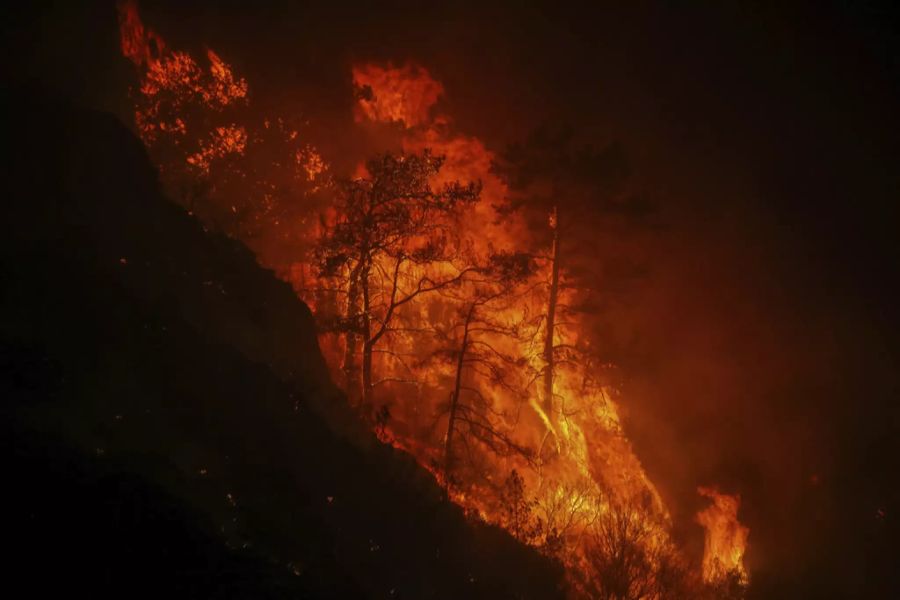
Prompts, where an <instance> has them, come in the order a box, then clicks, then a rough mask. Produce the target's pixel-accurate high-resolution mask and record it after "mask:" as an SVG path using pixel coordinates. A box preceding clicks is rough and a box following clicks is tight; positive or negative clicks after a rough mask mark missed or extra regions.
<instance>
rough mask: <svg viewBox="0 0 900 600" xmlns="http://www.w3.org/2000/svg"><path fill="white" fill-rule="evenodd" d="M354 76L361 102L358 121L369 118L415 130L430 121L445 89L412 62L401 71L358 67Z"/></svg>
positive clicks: (375, 66) (370, 65)
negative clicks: (433, 108) (435, 105)
mask: <svg viewBox="0 0 900 600" xmlns="http://www.w3.org/2000/svg"><path fill="white" fill-rule="evenodd" d="M352 74H353V84H354V86H355V87H356V90H357V97H358V100H359V101H358V103H357V107H358V112H357V113H356V119H357V120H358V121H361V120H363V119H369V120H372V121H383V122H387V123H391V122H396V123H401V124H403V125H405V126H406V127H415V126H416V125H419V124H422V123H425V122H427V121H429V120H430V118H429V115H430V113H431V109H432V107H433V106H434V104H435V103H436V102H437V101H438V98H440V97H441V95H443V93H444V86H442V85H441V84H440V83H439V82H437V81H435V80H434V79H433V78H432V77H431V75H430V74H429V73H428V71H427V70H425V69H424V68H422V67H420V66H418V65H415V64H412V63H407V64H406V65H404V66H402V67H398V68H395V67H392V66H390V65H388V66H387V67H382V66H380V65H377V64H364V65H357V66H354V67H353V73H352Z"/></svg>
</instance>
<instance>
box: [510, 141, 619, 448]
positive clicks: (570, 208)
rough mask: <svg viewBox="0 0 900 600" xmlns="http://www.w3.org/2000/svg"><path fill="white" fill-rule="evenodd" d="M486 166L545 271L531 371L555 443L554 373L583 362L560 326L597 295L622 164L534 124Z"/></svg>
mask: <svg viewBox="0 0 900 600" xmlns="http://www.w3.org/2000/svg"><path fill="white" fill-rule="evenodd" d="M493 170H494V172H495V173H497V174H498V175H500V176H501V177H502V178H503V179H504V180H505V182H506V183H507V185H508V186H509V189H510V196H509V198H508V204H507V205H506V206H505V209H506V210H507V211H510V212H513V211H517V212H520V213H521V214H522V215H523V217H524V219H525V222H526V223H527V224H529V225H530V227H531V229H532V231H533V232H534V239H535V240H536V241H537V244H536V248H534V249H533V253H534V255H535V257H536V258H537V259H538V260H540V261H541V262H542V264H543V265H544V269H545V270H544V271H543V274H542V275H543V277H545V279H541V281H540V285H542V286H545V287H544V289H545V290H546V292H545V294H546V295H545V296H544V299H543V301H542V304H543V315H542V327H543V329H542V335H543V340H542V341H543V344H542V351H541V356H540V358H541V362H542V363H543V367H542V368H541V370H540V371H539V372H538V373H537V374H536V375H537V377H536V378H537V379H539V380H540V382H541V384H540V386H539V391H538V393H536V394H535V396H536V397H538V398H540V400H541V401H540V404H539V405H536V410H538V411H540V412H541V413H543V414H541V415H540V416H541V418H542V419H543V420H544V422H545V423H546V426H547V429H548V432H547V433H548V436H555V437H556V438H557V439H556V442H557V447H558V443H559V441H560V440H559V435H558V432H557V428H558V426H559V418H560V412H561V410H562V408H561V407H559V406H556V398H557V395H558V391H557V387H558V385H557V382H558V379H559V370H560V368H561V366H562V365H563V364H565V363H569V364H576V365H581V364H582V363H583V362H584V360H583V356H581V354H583V353H582V350H581V349H578V348H574V347H573V346H572V345H569V344H567V343H566V342H565V338H566V337H567V336H566V324H567V322H568V321H571V320H572V319H567V318H566V317H567V316H568V317H572V316H573V315H574V314H575V312H577V311H578V310H579V309H578V307H577V306H574V305H573V303H572V301H573V300H575V299H577V301H578V302H579V303H583V304H584V303H588V300H587V299H588V297H590V296H593V295H599V294H600V291H599V287H600V285H599V281H600V279H601V277H600V272H599V269H598V267H599V266H600V265H601V264H602V261H601V260H598V258H600V257H601V254H600V251H599V248H600V243H599V240H600V237H601V236H600V235H598V233H599V225H600V224H601V223H602V222H604V221H605V220H608V219H609V217H610V216H612V215H614V214H616V213H623V211H628V210H632V204H629V203H631V202H632V201H633V199H632V198H631V197H630V196H628V195H627V194H626V193H624V191H623V190H624V187H623V182H624V181H625V179H626V177H627V166H626V163H625V159H624V156H623V154H622V152H621V149H620V148H619V147H618V146H617V145H616V144H611V145H610V146H608V147H606V148H602V149H599V150H595V149H593V148H591V147H589V146H578V145H577V144H575V142H574V141H573V138H572V135H571V133H570V132H568V131H551V130H548V129H541V130H538V131H536V132H534V133H533V134H532V135H531V136H529V137H528V138H527V139H526V140H525V141H523V142H520V143H515V144H512V145H510V146H509V147H508V148H507V149H506V151H505V152H503V153H502V154H501V155H500V156H499V157H498V158H497V160H495V162H494V165H493ZM548 217H549V219H548ZM548 220H549V227H548ZM563 243H565V246H566V250H565V252H563V251H562V246H563ZM582 366H583V365H582Z"/></svg>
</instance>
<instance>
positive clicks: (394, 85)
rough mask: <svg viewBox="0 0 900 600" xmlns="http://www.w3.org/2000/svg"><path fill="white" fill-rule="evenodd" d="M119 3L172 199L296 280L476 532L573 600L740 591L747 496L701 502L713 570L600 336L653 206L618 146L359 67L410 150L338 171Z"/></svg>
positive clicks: (354, 385) (377, 422)
mask: <svg viewBox="0 0 900 600" xmlns="http://www.w3.org/2000/svg"><path fill="white" fill-rule="evenodd" d="M119 10H120V29H121V45H122V55H123V56H124V57H125V58H127V59H128V60H130V61H131V62H132V63H133V64H134V67H135V70H136V74H137V78H138V83H137V84H136V85H135V86H134V87H133V88H132V91H131V95H132V98H133V101H134V103H135V109H134V125H135V127H136V128H137V130H138V132H139V134H140V136H141V139H142V140H143V142H144V144H145V145H146V146H147V149H148V151H149V153H150V155H151V157H152V158H153V160H154V161H155V162H156V164H157V166H158V168H159V170H160V174H161V177H162V180H163V182H164V185H165V188H166V189H167V190H168V192H169V194H171V196H172V197H173V198H175V199H177V200H178V201H179V202H180V203H181V204H182V205H183V206H184V208H185V209H186V210H189V211H191V212H192V213H195V214H196V215H197V216H198V218H199V219H200V220H201V222H203V223H204V224H205V225H206V226H207V227H209V228H212V229H218V230H221V231H224V232H225V233H227V234H228V235H230V236H232V237H234V238H235V239H237V240H239V241H241V242H243V243H245V244H246V245H247V246H248V247H249V248H251V249H252V250H253V251H254V252H255V253H256V255H257V257H258V260H259V261H260V263H261V264H262V265H263V266H265V267H268V268H270V269H272V270H274V271H275V272H276V273H278V274H279V275H280V277H282V278H283V279H285V280H286V281H289V282H290V283H291V284H292V286H293V287H294V289H295V290H296V292H297V294H298V295H299V297H300V298H302V299H303V300H304V301H305V302H306V303H307V304H309V306H310V307H311V308H312V310H313V312H314V314H315V315H316V319H317V322H318V324H319V331H320V343H321V347H322V348H323V351H324V353H325V357H326V360H327V362H328V364H329V366H330V369H331V373H332V377H333V378H334V380H335V381H337V382H340V385H341V387H342V389H343V390H344V391H345V393H346V397H347V401H348V402H349V403H350V405H351V406H352V407H354V409H355V410H356V411H357V412H358V414H359V416H360V417H361V418H362V419H364V420H365V421H366V422H367V423H369V424H370V426H371V428H372V429H373V430H374V431H375V432H376V433H377V435H378V437H379V439H381V440H382V442H384V443H386V444H391V445H393V446H395V447H397V448H400V449H402V450H404V451H406V452H409V453H410V454H411V455H412V456H414V457H415V458H416V460H417V461H418V462H419V464H420V465H421V466H422V467H424V468H426V469H428V470H429V471H431V472H432V473H433V475H434V477H435V478H436V480H437V481H438V482H439V483H440V485H441V486H443V487H444V488H445V489H446V492H447V495H448V497H449V498H450V499H451V500H452V501H453V502H455V503H457V504H459V505H460V506H461V507H463V508H464V509H465V510H466V511H467V512H468V513H469V514H470V516H471V518H473V519H481V520H484V521H487V522H490V523H495V524H497V525H500V526H501V527H503V528H504V529H506V530H507V531H509V532H510V533H511V534H512V535H514V536H515V537H517V538H518V539H520V540H521V541H522V542H524V543H527V544H529V545H532V546H534V547H536V548H538V549H540V551H541V552H543V553H545V554H546V555H548V556H550V557H553V558H554V559H556V560H559V561H560V562H561V563H562V564H563V565H565V567H566V572H567V573H568V576H567V581H568V586H569V590H570V594H571V596H572V597H573V598H575V597H585V598H590V597H598V598H599V597H603V598H635V599H636V598H667V597H673V595H674V594H675V593H677V592H676V589H675V587H674V586H688V585H694V586H695V587H698V589H699V587H703V585H708V586H709V587H710V588H711V589H715V588H717V587H718V586H721V584H722V583H723V582H726V581H727V582H733V583H735V585H736V587H735V588H734V589H729V593H730V594H732V595H735V594H736V595H740V588H741V587H742V586H744V585H746V584H747V583H748V581H749V575H748V572H747V570H746V568H745V566H744V563H743V554H744V551H745V549H746V544H747V538H748V535H747V529H746V527H744V526H743V525H742V524H741V523H740V522H739V520H738V507H739V506H740V499H739V498H738V497H732V496H729V495H727V494H723V493H719V492H716V491H713V490H712V489H711V488H702V489H701V490H699V491H700V493H701V494H702V495H703V496H704V497H705V498H709V499H710V500H711V502H712V506H710V507H709V508H707V509H705V510H703V511H702V512H701V513H699V514H698V517H697V522H698V523H699V524H701V525H702V526H703V527H704V528H705V529H706V531H707V533H706V540H707V542H706V550H705V554H704V557H703V561H702V567H701V568H700V569H699V570H695V568H694V567H692V566H691V565H690V564H689V562H688V560H687V558H686V557H685V556H683V553H682V552H681V551H680V549H679V548H678V546H677V544H676V543H675V542H674V541H673V539H672V537H671V534H670V527H671V522H670V516H669V513H668V511H667V509H666V506H665V504H664V502H663V501H662V499H661V497H660V495H659V493H658V491H657V489H656V487H655V486H654V485H653V483H652V482H651V481H650V479H649V478H648V476H647V474H646V473H645V471H644V469H643V467H642V465H641V462H640V460H639V459H638V457H637V456H636V454H635V452H634V450H633V448H632V445H631V443H630V442H629V440H628V437H627V435H626V433H625V430H624V429H623V426H622V422H621V418H620V414H619V413H620V408H619V406H620V404H621V403H622V402H624V401H625V400H624V399H623V398H621V397H620V394H619V392H618V391H617V389H616V386H615V377H614V370H615V365H613V364H609V363H607V362H605V361H604V360H603V356H602V353H599V352H597V351H595V347H596V346H597V341H596V340H592V339H591V336H590V333H589V329H590V326H589V324H587V323H586V321H587V320H588V319H589V318H590V316H589V314H588V313H589V312H590V310H591V308H590V307H591V306H593V305H596V303H597V296H596V294H595V290H596V288H597V287H598V286H599V285H602V284H601V283H600V281H599V280H600V274H599V273H597V272H596V271H595V270H594V271H592V267H595V265H594V264H592V263H593V262H594V261H593V257H594V256H595V252H596V249H593V248H592V238H593V237H594V236H595V235H596V227H597V223H599V222H600V220H605V221H609V222H612V223H615V222H616V221H622V220H626V219H629V218H631V214H630V212H629V211H630V210H631V209H632V205H633V204H634V203H635V202H637V200H636V199H635V195H636V194H637V193H639V191H638V190H635V189H634V188H633V186H632V185H630V182H629V181H628V172H627V171H628V169H627V166H626V164H625V159H624V157H623V156H622V150H621V148H619V147H617V146H616V145H610V146H608V147H602V148H592V147H590V146H577V145H576V144H577V142H576V141H575V140H573V139H572V138H571V136H570V135H568V134H567V133H566V132H563V131H559V132H551V131H539V132H537V133H535V134H533V135H531V136H530V137H528V138H527V139H524V140H522V141H519V142H515V143H512V144H510V145H509V146H508V147H507V148H505V149H503V150H500V151H497V152H495V151H492V150H490V149H488V148H487V147H486V146H485V144H484V143H483V142H482V141H481V140H479V139H478V138H477V137H475V136H471V135H467V134H465V133H463V132H460V131H458V130H457V128H456V126H455V125H454V121H453V117H452V115H449V114H444V113H442V112H441V111H440V110H438V108H437V106H436V105H437V104H438V102H439V100H440V99H441V97H442V96H443V95H444V94H445V93H446V92H445V89H444V86H443V85H442V83H441V82H440V81H439V80H437V79H436V78H435V77H434V76H433V75H432V74H431V73H430V72H429V71H428V70H427V69H426V68H425V67H423V66H421V65H418V64H416V63H413V62H406V63H403V64H400V65H396V64H391V63H385V64H380V63H372V62H366V63H359V64H354V65H353V66H352V69H351V72H350V73H348V76H349V77H351V78H352V84H353V91H354V97H355V104H354V119H355V121H356V122H357V123H358V125H359V127H360V128H366V127H370V128H372V127H385V128H390V129H391V130H392V132H393V133H395V134H396V135H397V136H398V137H399V144H397V145H395V146H393V147H385V148H384V149H382V150H381V151H380V152H379V153H378V154H376V155H374V156H372V157H369V158H365V159H363V160H361V161H360V162H359V163H358V164H357V166H356V168H355V170H354V171H353V172H352V173H340V172H336V171H335V170H333V169H332V168H331V167H330V165H329V160H328V159H327V158H323V156H322V155H321V153H320V152H319V150H318V149H317V148H316V145H315V144H314V143H313V141H312V140H311V139H310V137H309V136H308V135H307V134H306V133H305V132H304V130H303V124H302V123H298V122H297V121H298V119H297V118H296V116H295V115H281V114H271V115H259V114H258V113H257V112H255V111H254V110H253V106H252V102H253V89H252V84H251V82H250V81H248V80H247V78H245V77H244V76H243V75H241V74H236V73H234V71H233V69H232V67H231V66H230V65H229V64H228V63H227V62H225V61H224V60H223V59H222V58H220V56H219V55H218V54H217V53H216V52H215V51H214V50H213V49H207V50H206V53H205V56H201V57H198V58H195V57H193V56H191V55H190V54H188V53H186V52H183V51H181V50H178V49H174V48H169V47H168V46H167V43H166V42H165V41H164V38H163V37H162V36H161V35H160V34H158V33H157V32H155V31H153V30H152V29H149V28H147V27H145V26H144V25H143V23H142V22H141V18H140V15H139V12H138V7H137V5H136V4H135V3H134V2H125V3H122V4H121V5H120V8H119ZM251 115H253V116H252V117H251ZM695 579H696V580H700V581H702V582H703V584H697V583H691V582H692V581H694V580H695ZM670 587H672V589H669V588H670ZM710 593H714V592H710ZM729 597H731V596H729Z"/></svg>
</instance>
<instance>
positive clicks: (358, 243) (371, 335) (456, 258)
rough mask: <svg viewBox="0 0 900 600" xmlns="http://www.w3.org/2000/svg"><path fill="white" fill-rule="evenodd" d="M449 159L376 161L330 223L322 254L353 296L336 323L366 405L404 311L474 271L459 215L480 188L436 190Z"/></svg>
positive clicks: (346, 193) (349, 379)
mask: <svg viewBox="0 0 900 600" xmlns="http://www.w3.org/2000/svg"><path fill="white" fill-rule="evenodd" d="M443 160H444V159H443V157H440V156H434V155H433V154H431V152H429V151H427V150H426V151H424V152H422V153H421V154H400V155H396V154H390V153H387V154H384V155H382V156H379V157H377V158H375V159H372V160H370V161H368V163H367V164H366V168H367V172H368V174H367V176H366V177H362V178H357V179H351V180H345V181H343V182H341V184H339V186H338V194H337V203H336V206H335V210H334V213H333V218H332V219H330V220H323V223H322V232H321V236H320V237H319V240H318V242H317V245H316V248H315V256H316V259H317V263H318V268H319V269H320V271H321V273H322V274H323V275H324V276H326V277H328V278H330V279H332V280H334V281H336V282H337V284H338V285H337V287H336V288H335V291H336V292H337V293H338V294H340V295H342V296H344V297H345V301H344V302H343V304H344V307H345V308H344V311H343V314H342V315H340V318H339V319H337V320H335V321H334V322H333V323H332V325H333V328H335V329H336V330H338V331H340V332H342V333H343V334H344V338H345V351H344V362H343V367H342V368H343V371H344V373H345V377H346V383H347V390H348V393H349V394H350V396H351V398H353V399H355V400H356V401H357V402H358V403H359V402H361V403H362V405H363V406H365V407H371V401H372V391H373V388H374V386H375V385H376V383H377V382H375V381H374V380H373V366H372V357H373V353H374V352H375V351H376V347H377V346H378V344H379V342H380V341H381V340H382V338H384V337H385V336H388V335H390V334H391V332H392V327H393V326H394V324H395V321H396V319H397V317H398V314H399V312H400V311H401V309H402V308H403V307H404V306H406V305H408V304H409V303H410V302H412V301H414V300H416V299H417V298H419V297H421V296H424V295H426V294H429V293H432V292H436V291H439V290H443V289H447V288H449V287H451V286H454V285H457V284H459V283H460V282H462V281H463V280H464V278H465V277H466V275H467V274H468V273H470V272H471V271H472V267H470V266H467V265H466V264H465V262H464V260H462V249H461V247H460V244H459V240H458V238H457V236H456V233H455V231H456V229H457V228H456V226H455V225H456V222H455V218H456V217H457V216H458V214H459V210H460V209H461V208H462V207H464V206H466V205H468V204H471V203H473V202H475V200H477V198H478V194H479V191H480V186H479V184H477V183H472V182H470V183H467V184H460V183H459V182H452V183H447V184H445V185H444V186H443V187H442V188H440V189H434V188H433V187H432V185H431V184H430V179H431V178H432V177H433V176H434V175H436V174H437V173H438V172H439V171H440V168H441V165H442V164H443ZM360 346H361V348H360Z"/></svg>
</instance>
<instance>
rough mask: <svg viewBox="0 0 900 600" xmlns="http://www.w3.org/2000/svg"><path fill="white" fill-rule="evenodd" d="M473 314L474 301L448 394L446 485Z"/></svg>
mask: <svg viewBox="0 0 900 600" xmlns="http://www.w3.org/2000/svg"><path fill="white" fill-rule="evenodd" d="M474 314H475V303H474V302H473V303H472V305H471V306H470V307H469V312H468V313H467V314H466V322H465V325H464V326H463V339H462V345H461V346H460V348H459V357H457V359H456V381H455V383H454V385H453V393H452V394H451V396H450V417H449V419H448V421H447V441H446V443H445V445H444V478H445V480H446V482H447V487H450V472H451V469H452V467H453V431H454V428H455V426H456V412H457V409H458V408H459V394H460V390H461V388H462V374H463V367H464V366H465V360H466V351H467V350H468V348H469V325H470V324H471V322H472V317H473V315H474Z"/></svg>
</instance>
